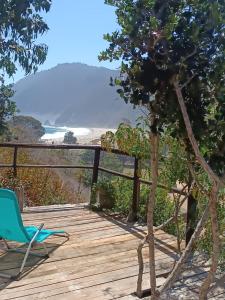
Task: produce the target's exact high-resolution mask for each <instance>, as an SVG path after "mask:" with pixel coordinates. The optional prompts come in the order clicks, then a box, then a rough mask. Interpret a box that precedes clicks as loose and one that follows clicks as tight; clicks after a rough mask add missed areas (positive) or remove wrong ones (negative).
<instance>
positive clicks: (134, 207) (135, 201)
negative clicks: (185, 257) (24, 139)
mask: <svg viewBox="0 0 225 300" xmlns="http://www.w3.org/2000/svg"><path fill="white" fill-rule="evenodd" d="M0 148H12V149H14V151H13V161H12V164H0V168H12V169H13V173H14V176H15V177H16V176H17V169H18V168H55V169H57V168H58V169H60V168H61V169H62V168H70V169H89V170H93V172H92V186H93V185H95V184H97V183H98V174H99V171H101V172H105V173H109V174H111V175H115V176H119V177H123V178H125V179H128V180H132V181H133V197H132V200H131V203H130V211H129V215H128V221H136V220H137V213H138V206H139V198H140V185H141V184H146V185H149V186H150V185H151V184H152V183H151V181H148V180H145V179H142V178H140V177H139V172H138V168H139V160H138V158H136V157H133V158H134V167H133V171H134V172H133V175H132V176H131V175H126V174H123V173H120V172H117V171H114V170H110V169H106V168H103V167H101V166H100V157H101V152H105V151H107V150H106V149H104V148H102V147H101V146H98V145H96V146H92V145H68V144H58V145H57V144H28V143H0ZM19 149H42V150H43V149H51V150H60V149H61V150H92V151H94V163H93V165H52V164H49V165H48V164H19V163H18V162H17V157H18V150H19ZM110 153H114V154H118V155H125V156H130V155H128V154H127V153H125V152H122V151H120V150H118V149H111V150H110ZM158 187H160V188H162V189H166V190H168V192H173V193H177V194H181V195H186V193H184V192H182V191H181V190H180V189H178V188H176V187H174V188H172V189H171V188H168V187H167V186H166V185H163V184H158ZM194 206H195V203H193V198H190V199H188V205H187V207H188V210H187V234H186V242H188V241H189V239H190V237H191V234H190V232H192V231H193V228H191V224H193V215H194V214H195V212H194V211H193V207H194Z"/></svg>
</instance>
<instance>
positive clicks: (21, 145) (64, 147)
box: [0, 143, 135, 157]
mask: <svg viewBox="0 0 225 300" xmlns="http://www.w3.org/2000/svg"><path fill="white" fill-rule="evenodd" d="M0 147H4V148H15V147H17V148H26V149H52V150H97V149H100V150H101V151H104V152H109V153H113V154H119V155H125V156H130V157H135V156H134V155H130V154H128V153H126V152H124V151H121V150H119V149H110V150H107V149H105V148H102V147H101V146H99V145H71V144H41V143H39V144H27V143H0Z"/></svg>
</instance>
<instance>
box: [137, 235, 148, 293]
mask: <svg viewBox="0 0 225 300" xmlns="http://www.w3.org/2000/svg"><path fill="white" fill-rule="evenodd" d="M147 240H148V235H146V236H145V238H144V239H143V240H142V241H141V242H140V243H139V245H138V248H137V254H138V265H139V271H138V280H137V290H136V294H137V296H138V297H139V298H141V297H142V280H143V271H144V262H143V255H142V249H143V247H144V245H145V243H146V242H147Z"/></svg>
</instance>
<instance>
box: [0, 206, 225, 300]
mask: <svg viewBox="0 0 225 300" xmlns="http://www.w3.org/2000/svg"><path fill="white" fill-rule="evenodd" d="M23 220H24V224H25V225H30V224H32V225H39V224H40V223H43V222H44V223H45V226H46V228H50V229H51V228H54V229H58V228H60V229H64V230H65V231H67V232H68V233H69V234H70V239H69V240H68V241H66V242H65V243H63V242H64V239H63V238H58V237H51V238H49V239H48V241H47V246H48V249H49V250H50V251H51V255H50V258H49V259H47V260H44V261H40V260H39V259H37V258H34V257H30V258H29V260H28V261H27V265H26V267H25V272H27V274H26V275H25V276H24V277H23V278H21V279H20V280H19V281H13V282H9V281H8V280H6V279H2V278H1V279H0V300H14V299H15V300H33V299H50V300H61V299H63V300H70V299H71V300H72V299H73V300H74V299H75V300H76V299H79V300H83V299H96V300H97V299H98V300H110V299H121V300H136V299H137V298H136V297H135V296H134V295H133V293H134V292H135V289H136V281H137V273H138V263H137V245H138V243H139V241H140V240H141V239H142V238H143V236H144V235H145V232H146V227H145V226H139V225H131V224H126V223H125V222H123V221H121V220H120V219H118V218H117V217H116V216H109V215H106V214H104V213H95V212H91V211H89V210H88V209H87V208H86V207H85V206H84V205H66V206H51V207H37V208H29V209H27V210H26V211H25V212H24V213H23ZM38 250H40V249H39V248H38V247H37V249H36V251H38ZM143 257H144V261H145V268H144V281H143V285H144V288H148V285H149V284H148V282H149V267H148V247H147V246H145V247H144V250H143ZM22 258H23V256H22V255H21V254H13V253H7V254H4V253H3V252H0V272H3V271H4V272H8V273H9V274H14V273H15V272H17V271H18V269H19V265H20V263H21V260H22ZM177 258H178V255H177V253H176V238H175V237H173V236H171V235H169V234H167V233H165V232H163V231H158V232H157V234H156V271H157V274H158V278H157V284H158V285H161V284H162V283H163V282H164V280H165V278H164V277H163V276H162V275H163V274H164V273H166V272H168V271H169V270H171V267H172V265H173V262H174V260H175V259H177ZM190 274H191V273H188V272H187V271H186V275H185V276H187V278H189V279H188V282H185V281H184V278H182V280H180V281H178V282H177V283H176V284H175V287H174V291H175V292H174V293H172V294H171V298H169V299H171V300H173V299H174V300H179V299H187V300H190V299H195V298H194V297H195V296H196V295H197V292H196V290H198V287H199V285H200V283H201V280H202V279H203V278H204V274H205V273H204V270H203V271H202V270H198V272H195V273H194V274H191V275H190ZM188 275H189V277H188ZM160 276H161V277H160ZM223 284H224V283H223V281H222V283H221V281H220V285H219V286H218V287H217V288H215V289H214V290H213V292H212V293H211V298H210V299H225V291H224V289H223ZM221 286H222V288H221ZM176 290H180V292H179V293H176ZM179 294H180V295H181V294H182V298H179ZM186 294H187V297H186V298H185V297H184V295H186ZM163 297H164V296H162V299H163ZM165 297H166V296H165ZM165 299H166V298H165ZM196 299H197V298H196Z"/></svg>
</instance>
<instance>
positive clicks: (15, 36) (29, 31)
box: [0, 0, 51, 134]
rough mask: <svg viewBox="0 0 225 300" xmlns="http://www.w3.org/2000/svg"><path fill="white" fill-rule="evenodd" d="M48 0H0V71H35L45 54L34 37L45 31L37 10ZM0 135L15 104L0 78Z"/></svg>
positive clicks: (42, 46)
mask: <svg viewBox="0 0 225 300" xmlns="http://www.w3.org/2000/svg"><path fill="white" fill-rule="evenodd" d="M50 6H51V0H2V1H0V16H1V18H0V70H1V71H2V73H5V74H7V75H8V76H9V77H11V76H13V75H14V74H15V73H16V70H17V66H20V67H22V69H23V70H24V71H25V74H26V75H27V74H29V73H31V72H35V71H37V67H38V65H40V64H42V63H44V61H45V59H46V55H47V46H46V45H45V44H36V43H35V40H36V39H37V38H38V36H39V35H42V34H43V33H45V32H46V31H47V30H48V26H47V24H46V23H45V22H44V20H43V18H42V16H41V15H40V13H41V12H42V11H45V12H48V11H49V9H50ZM0 89H1V95H0V105H1V106H0V107H1V112H0V131H1V132H0V134H1V133H2V132H3V129H5V128H6V126H5V120H6V119H7V118H8V117H10V116H12V115H14V113H15V111H16V110H15V103H14V102H13V101H11V100H10V99H11V97H12V96H13V91H12V89H11V86H9V85H8V86H6V85H5V84H4V80H3V77H1V87H0Z"/></svg>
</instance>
